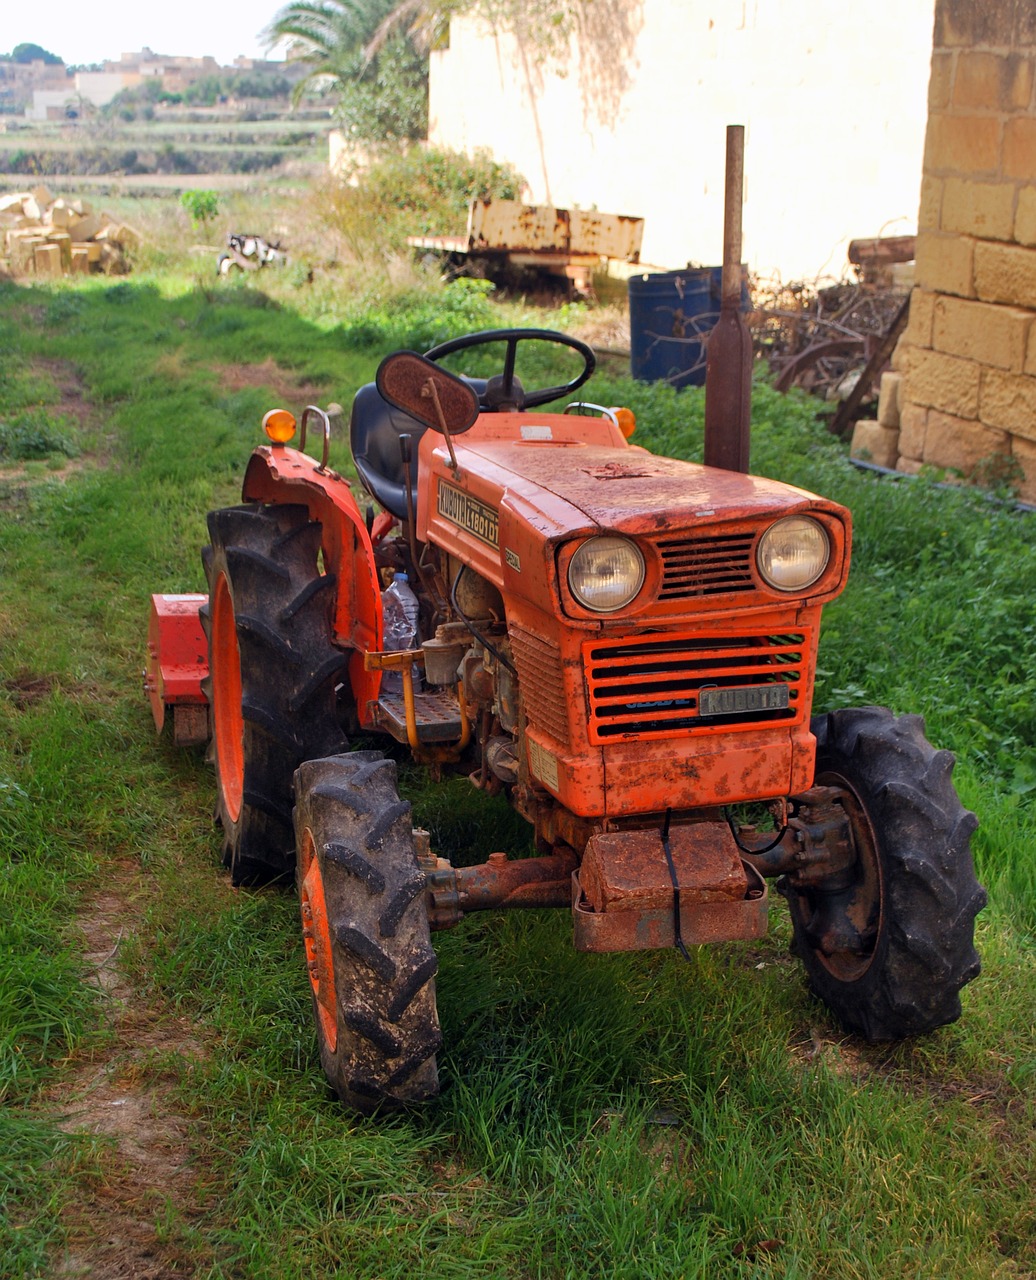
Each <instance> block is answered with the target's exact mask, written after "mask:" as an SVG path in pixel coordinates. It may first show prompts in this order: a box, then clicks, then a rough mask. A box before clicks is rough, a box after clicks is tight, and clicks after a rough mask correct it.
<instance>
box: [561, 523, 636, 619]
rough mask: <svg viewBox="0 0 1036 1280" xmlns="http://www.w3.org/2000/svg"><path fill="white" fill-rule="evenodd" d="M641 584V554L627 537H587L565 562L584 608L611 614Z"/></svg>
mask: <svg viewBox="0 0 1036 1280" xmlns="http://www.w3.org/2000/svg"><path fill="white" fill-rule="evenodd" d="M643 584H644V557H643V556H642V555H641V553H640V549H639V547H638V546H637V545H636V543H634V542H630V541H629V540H628V539H627V538H614V537H602V538H587V540H586V541H585V542H584V543H583V544H582V546H580V547H579V548H578V549H577V550H576V552H575V554H574V555H573V557H572V559H571V560H570V561H569V565H568V585H569V589H570V590H571V592H572V594H573V595H574V596H575V598H576V599H577V600H578V601H579V603H580V604H581V605H582V606H583V608H584V609H592V610H593V611H594V613H614V611H615V610H616V609H622V608H623V607H624V606H625V605H628V604H629V602H630V601H631V600H632V599H633V598H634V597H635V596H636V594H637V592H638V591H639V590H640V588H641V587H642V586H643Z"/></svg>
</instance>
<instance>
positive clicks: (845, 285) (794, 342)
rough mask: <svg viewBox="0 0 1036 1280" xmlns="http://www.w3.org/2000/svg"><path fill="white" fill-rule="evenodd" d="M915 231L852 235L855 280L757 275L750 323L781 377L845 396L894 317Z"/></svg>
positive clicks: (903, 294) (906, 282)
mask: <svg viewBox="0 0 1036 1280" xmlns="http://www.w3.org/2000/svg"><path fill="white" fill-rule="evenodd" d="M913 256H914V237H913V236H893V237H886V238H884V239H880V240H854V241H853V242H852V243H851V244H850V245H849V261H850V263H851V264H852V265H853V267H854V268H855V271H856V275H857V277H858V278H857V279H856V280H855V281H852V280H849V281H839V282H835V283H829V284H822V283H821V282H819V281H813V282H811V283H809V282H796V283H794V284H783V283H781V282H780V281H773V282H767V281H765V280H763V281H760V280H757V281H756V282H755V285H754V288H753V300H754V303H755V306H754V310H753V314H752V315H751V316H750V317H749V326H750V328H751V329H752V337H753V341H754V344H755V348H756V351H757V352H760V353H761V354H762V355H763V356H764V357H765V358H766V359H767V360H768V362H769V364H770V367H771V369H772V370H773V372H774V376H775V379H776V385H777V387H778V388H779V389H780V390H784V391H786V390H787V389H788V388H789V387H792V386H798V387H802V388H804V389H805V390H807V391H811V392H813V393H815V394H817V395H820V396H824V397H826V398H828V399H831V400H843V399H845V398H846V397H847V396H848V395H849V394H850V392H851V391H852V389H853V386H854V384H855V380H856V378H857V376H858V375H859V373H860V371H861V370H862V369H863V368H864V366H865V365H866V364H867V363H868V361H870V360H871V358H872V357H873V356H874V355H875V354H876V352H877V351H878V350H879V348H880V347H881V346H882V344H883V342H884V340H885V339H886V337H887V335H888V334H889V332H890V330H891V329H892V328H893V326H894V325H895V324H896V322H897V320H898V318H899V315H900V312H901V310H902V307H903V303H904V301H905V300H906V299H907V298H908V297H909V294H910V287H911V283H912V274H913V273H912V269H911V268H910V265H909V264H910V262H911V260H912V259H913Z"/></svg>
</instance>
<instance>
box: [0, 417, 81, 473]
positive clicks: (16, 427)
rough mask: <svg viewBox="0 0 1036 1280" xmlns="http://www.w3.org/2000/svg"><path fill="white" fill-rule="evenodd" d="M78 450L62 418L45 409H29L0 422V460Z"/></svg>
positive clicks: (73, 454)
mask: <svg viewBox="0 0 1036 1280" xmlns="http://www.w3.org/2000/svg"><path fill="white" fill-rule="evenodd" d="M78 453H79V450H78V449H77V448H76V445H75V443H74V442H73V440H72V437H71V435H70V434H69V432H68V430H67V428H66V423H65V421H64V420H63V419H55V418H54V417H53V416H52V415H51V414H49V413H47V411H46V410H45V409H29V410H26V411H24V412H23V413H19V414H16V415H14V416H13V417H10V418H8V419H6V420H4V421H0V461H2V462H29V461H32V460H33V459H37V458H48V457H50V456H51V455H52V454H63V455H64V456H65V457H66V458H74V457H76V456H77V454H78Z"/></svg>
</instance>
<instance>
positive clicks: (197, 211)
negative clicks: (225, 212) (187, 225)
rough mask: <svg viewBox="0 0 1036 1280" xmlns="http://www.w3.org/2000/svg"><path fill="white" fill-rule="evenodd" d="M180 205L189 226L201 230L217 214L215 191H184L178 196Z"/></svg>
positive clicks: (217, 198) (217, 204)
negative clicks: (189, 221) (188, 218)
mask: <svg viewBox="0 0 1036 1280" xmlns="http://www.w3.org/2000/svg"><path fill="white" fill-rule="evenodd" d="M180 204H181V205H182V206H183V207H184V208H185V209H186V210H187V213H188V215H189V216H190V219H191V226H192V227H195V228H198V227H201V228H202V230H203V231H204V229H205V228H206V227H207V226H208V225H209V223H210V222H211V221H212V220H213V219H214V218H215V217H216V215H217V214H218V213H219V196H218V195H217V194H216V192H215V191H185V192H184V193H183V194H182V195H181V196H180Z"/></svg>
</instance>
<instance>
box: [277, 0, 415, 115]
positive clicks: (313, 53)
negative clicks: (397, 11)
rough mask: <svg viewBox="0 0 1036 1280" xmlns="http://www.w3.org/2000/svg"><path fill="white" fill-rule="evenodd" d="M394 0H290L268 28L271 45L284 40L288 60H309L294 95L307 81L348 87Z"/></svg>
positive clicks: (296, 96)
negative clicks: (306, 70)
mask: <svg viewBox="0 0 1036 1280" xmlns="http://www.w3.org/2000/svg"><path fill="white" fill-rule="evenodd" d="M393 7H394V4H393V0H294V3H291V4H288V5H285V7H284V8H283V9H281V10H280V12H279V13H278V14H277V16H276V17H275V18H274V20H273V22H271V23H270V25H269V27H268V28H267V29H266V32H265V33H264V34H265V37H266V41H267V44H268V45H269V46H270V47H271V48H272V47H273V45H275V44H280V43H282V42H284V41H286V42H287V44H288V60H289V61H292V62H303V63H306V64H308V66H309V71H308V73H307V75H306V76H305V77H304V79H302V80H300V81H299V83H298V84H297V85H296V87H295V94H294V97H295V101H296V102H297V101H298V99H299V98H300V97H301V96H302V94H303V93H304V92H305V90H306V88H307V87H322V88H326V87H329V86H330V87H336V88H343V87H347V86H348V83H349V82H350V81H352V80H355V79H356V77H357V74H358V73H362V70H363V67H364V61H365V60H364V49H365V47H366V45H367V43H368V41H369V40H370V38H371V37H372V36H373V34H374V33H375V31H376V30H377V29H378V27H379V25H380V24H381V22H382V21H383V20H384V18H385V17H386V15H387V14H388V13H389V12H390V11H391V10H392V8H393Z"/></svg>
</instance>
